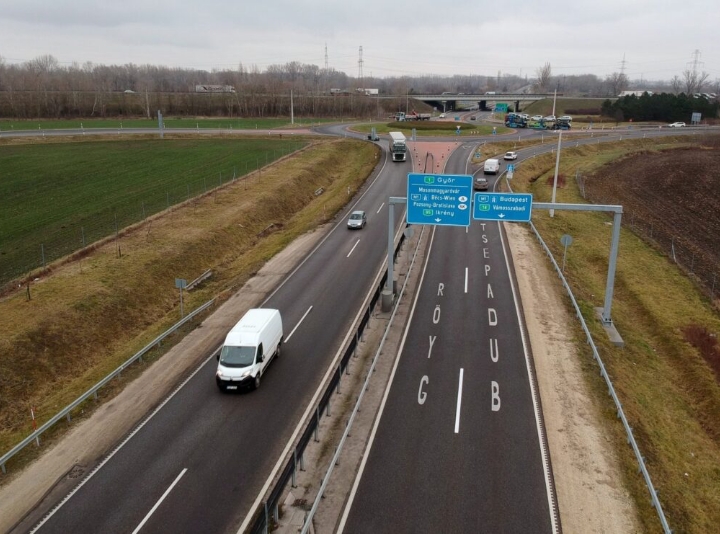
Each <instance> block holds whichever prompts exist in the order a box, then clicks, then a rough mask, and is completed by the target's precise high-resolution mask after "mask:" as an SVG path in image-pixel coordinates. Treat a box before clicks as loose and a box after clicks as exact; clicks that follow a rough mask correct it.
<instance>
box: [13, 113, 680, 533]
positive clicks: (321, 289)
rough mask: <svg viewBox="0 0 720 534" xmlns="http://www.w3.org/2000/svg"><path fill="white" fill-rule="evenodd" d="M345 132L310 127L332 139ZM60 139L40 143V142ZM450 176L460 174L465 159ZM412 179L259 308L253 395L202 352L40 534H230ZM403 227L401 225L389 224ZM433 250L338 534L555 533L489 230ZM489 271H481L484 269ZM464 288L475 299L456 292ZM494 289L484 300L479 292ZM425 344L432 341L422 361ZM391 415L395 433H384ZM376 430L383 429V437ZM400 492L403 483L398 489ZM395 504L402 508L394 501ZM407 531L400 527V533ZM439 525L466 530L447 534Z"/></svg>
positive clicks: (299, 409) (325, 358)
mask: <svg viewBox="0 0 720 534" xmlns="http://www.w3.org/2000/svg"><path fill="white" fill-rule="evenodd" d="M339 128H342V127H326V128H319V129H317V131H318V132H319V133H329V134H337V133H338V132H339ZM688 130H690V129H687V130H685V131H682V132H681V131H672V132H670V131H668V130H665V129H664V130H653V131H652V132H644V131H641V130H637V131H627V132H620V133H614V134H613V135H612V136H611V137H609V138H605V137H604V138H602V140H605V139H608V140H610V139H613V138H614V139H617V138H618V137H619V136H624V137H630V136H634V137H642V136H645V135H648V136H650V135H662V134H668V133H671V134H673V135H676V134H679V133H683V134H684V133H688V134H689V133H692V132H691V131H688ZM86 132H88V133H89V131H87V130H86ZM109 132H110V133H120V132H119V131H117V130H111V131H109ZM189 132H195V130H192V129H191V130H189ZM223 132H224V133H227V132H226V131H225V130H223ZM68 133H69V132H68V131H58V132H52V133H51V132H50V131H47V132H45V135H68ZM92 133H108V132H104V131H93V132H92ZM122 133H123V134H127V133H140V134H148V133H152V131H148V130H147V129H141V130H140V129H139V130H137V131H135V130H123V131H122ZM205 133H209V134H212V133H213V132H212V131H205ZM235 133H242V132H239V131H235ZM246 133H254V134H256V133H257V132H246ZM75 134H76V135H83V134H82V132H75ZM6 135H9V134H8V133H7V132H2V136H3V137H5V136H6ZM14 135H20V133H19V132H15V134H14ZM21 135H25V134H24V133H23V134H21ZM27 135H31V133H30V132H28V133H27ZM32 135H35V136H38V135H42V133H39V132H32ZM343 135H347V134H345V133H343ZM540 135H544V136H552V135H555V134H550V133H547V132H545V133H544V134H543V133H539V132H525V131H523V132H520V134H519V136H521V137H523V138H525V137H532V136H540ZM354 136H356V137H363V136H362V135H361V134H356V135H354ZM483 139H487V140H490V139H492V138H491V137H485V138H473V139H468V138H463V142H464V143H465V145H464V146H465V148H466V149H468V148H472V147H474V146H476V144H477V142H481V141H482V140H483ZM494 139H495V140H496V139H497V137H495V138H494ZM588 142H598V139H584V140H578V141H574V140H573V141H570V143H571V144H572V145H574V144H575V143H579V144H583V143H588ZM381 143H382V144H383V145H385V144H386V143H385V142H384V141H382V142H381ZM550 148H552V147H550V146H549V145H547V144H546V145H545V146H542V147H536V148H528V149H524V150H521V151H519V153H520V158H519V159H518V161H517V162H516V163H519V162H520V161H522V159H524V158H526V157H531V156H532V155H533V154H535V153H539V152H541V151H547V150H549V149H550ZM467 153H468V150H464V151H463V150H462V149H461V150H459V151H458V154H464V155H466V154H467ZM458 157H460V156H458ZM463 157H464V156H463ZM454 165H456V166H458V167H457V168H456V169H455V171H454V172H456V173H457V172H458V169H459V166H464V160H462V161H461V160H458V161H457V162H456V163H454ZM409 170H410V163H409V162H408V163H395V164H393V163H389V164H385V165H384V166H383V168H382V169H381V170H380V171H379V172H378V174H377V175H376V176H375V177H374V179H373V180H372V181H371V183H370V184H369V185H368V186H366V189H365V190H364V194H363V195H362V197H360V198H359V200H358V201H357V202H356V203H354V204H353V205H351V206H349V207H348V210H347V212H346V213H349V211H350V210H353V209H363V210H365V211H366V212H367V214H368V224H367V226H366V228H365V229H364V230H361V231H355V232H353V231H348V230H347V229H346V228H345V219H344V217H341V218H340V220H339V222H338V226H337V227H336V228H334V229H333V230H332V232H331V233H330V234H329V235H328V237H327V238H326V239H325V240H324V241H323V242H322V243H321V244H320V245H319V247H318V248H317V249H316V250H315V251H314V252H313V253H312V254H311V255H310V256H309V257H308V258H307V259H306V261H305V262H304V263H303V264H302V265H301V266H300V267H299V268H298V269H297V270H296V271H295V272H294V273H293V274H292V275H291V276H290V277H289V278H288V279H287V280H286V283H285V284H283V285H282V286H281V287H280V289H279V290H278V291H277V292H276V293H274V294H273V295H272V296H271V297H270V298H269V299H268V301H266V302H265V303H263V306H265V307H273V308H278V309H280V311H281V313H282V315H283V321H284V325H285V332H286V340H287V343H286V345H285V346H284V349H283V355H282V357H281V358H280V359H278V360H277V361H276V362H273V363H272V365H271V366H270V368H269V370H268V373H267V374H266V375H265V376H264V377H263V383H262V386H261V388H260V390H258V391H256V392H252V393H246V394H229V395H228V394H221V393H220V392H219V391H218V390H217V388H216V386H215V383H214V372H215V366H216V362H215V359H214V354H207V355H206V356H207V358H208V359H207V361H206V363H205V364H204V365H203V366H201V367H200V368H199V369H198V370H197V372H196V373H195V374H194V375H193V376H192V377H190V378H189V380H188V381H187V383H186V384H185V385H184V386H183V387H182V388H180V389H179V390H178V391H177V392H176V393H175V394H174V395H173V396H172V397H171V398H170V399H169V400H168V401H167V402H166V404H164V406H162V409H160V410H158V411H157V412H156V413H155V414H154V415H153V416H152V417H151V418H150V419H149V420H147V421H146V423H145V424H144V425H143V426H142V427H141V428H139V429H138V430H137V431H136V433H134V434H133V435H131V436H129V437H128V438H127V439H126V441H125V442H124V444H123V445H122V446H121V447H120V448H119V449H117V450H115V451H114V452H112V453H110V454H109V455H108V456H107V457H106V458H105V459H104V461H103V464H102V465H101V467H100V468H99V469H97V470H96V471H94V472H93V474H92V475H91V476H89V477H88V478H86V479H84V480H83V481H82V483H81V485H79V486H77V487H76V488H75V490H73V492H72V493H71V494H70V495H68V496H67V497H66V498H65V499H64V500H63V501H62V502H60V503H44V504H46V505H47V504H52V505H54V508H53V509H52V512H51V514H50V515H48V516H46V517H45V519H44V520H43V521H42V522H41V523H40V524H39V525H38V526H37V531H39V532H58V533H67V532H78V533H82V532H103V533H115V532H118V533H120V532H122V533H127V532H139V531H140V530H141V531H142V532H143V533H146V532H177V533H183V532H188V533H194V532H234V531H235V530H236V529H237V527H238V525H239V523H240V522H241V521H242V519H243V518H244V517H245V516H246V514H247V513H248V512H249V511H250V509H251V506H252V504H253V502H254V501H255V499H256V498H257V495H258V493H259V492H260V489H261V488H262V487H263V484H265V482H266V480H267V478H268V476H269V475H270V473H271V472H272V471H273V469H274V468H275V467H276V466H277V462H278V458H279V457H280V456H281V453H282V451H283V449H284V448H285V445H286V443H287V442H288V440H289V439H290V437H291V436H292V434H293V432H294V430H295V429H296V427H297V425H298V423H299V422H300V420H301V418H302V416H303V413H304V412H305V410H306V407H307V405H308V403H309V401H310V399H311V398H312V397H313V395H314V393H315V392H316V390H317V388H318V386H319V384H320V382H321V380H322V377H323V375H324V374H325V372H326V370H327V368H328V366H329V365H330V363H331V362H332V360H333V358H334V356H335V354H336V352H337V350H338V348H339V345H340V340H341V339H342V338H343V337H344V335H345V332H346V331H347V329H348V327H349V326H350V324H351V322H352V320H353V318H354V316H355V314H356V311H357V309H358V308H359V307H360V305H361V303H362V301H363V299H364V297H365V295H366V293H367V291H368V290H369V289H370V282H371V280H372V278H373V276H374V274H375V273H376V271H377V269H378V267H379V266H380V264H381V262H382V260H383V258H384V255H385V253H386V247H387V244H386V241H387V237H386V236H387V200H388V197H389V196H404V195H405V192H406V175H407V172H409ZM446 172H453V169H452V168H450V169H448V170H447V171H446ZM399 211H401V210H396V212H399ZM402 216H403V215H402V214H401V213H397V214H396V217H397V221H396V223H397V224H398V225H399V224H400V222H401V221H400V220H401V217H402ZM483 236H485V238H487V240H488V242H487V243H484V241H483V239H484V238H483ZM434 247H435V251H434V252H433V263H432V265H430V266H429V267H428V274H427V280H426V282H425V283H424V285H423V289H422V291H421V294H420V298H419V300H418V309H417V316H416V317H417V324H416V322H415V321H414V322H413V323H412V324H411V325H410V330H409V332H408V339H407V345H406V348H405V353H404V354H403V358H402V360H401V361H402V362H403V363H402V365H403V366H407V368H405V367H403V372H402V375H403V376H402V381H405V382H402V381H400V377H399V378H398V382H396V384H397V385H395V386H393V390H392V391H391V399H389V401H388V407H387V412H386V415H385V417H383V422H382V425H381V427H380V429H379V430H378V435H377V444H376V445H375V446H374V447H373V449H372V451H371V455H370V462H369V463H368V467H367V469H366V472H365V474H364V475H363V477H362V484H361V485H360V489H359V491H358V494H357V497H356V500H355V504H354V505H353V507H352V509H351V512H350V516H349V520H350V523H349V524H348V531H352V532H366V531H368V530H366V529H365V528H363V529H361V530H354V528H359V527H358V525H360V524H364V523H358V522H357V521H361V520H363V518H364V515H363V514H365V515H367V514H368V511H367V510H368V509H367V507H365V508H363V503H365V505H369V506H374V504H373V502H374V503H375V504H376V505H378V506H377V507H376V508H375V512H374V515H375V516H376V517H375V519H377V521H378V523H377V525H378V530H374V532H382V531H384V530H385V531H387V529H388V528H389V526H390V524H389V523H386V522H385V519H387V518H389V517H390V516H389V515H388V514H396V513H402V514H403V518H404V519H408V521H410V523H408V524H410V525H411V524H416V525H419V524H420V523H412V520H413V518H423V519H424V520H426V521H430V520H431V517H434V519H432V521H434V522H435V523H432V524H434V525H438V526H439V527H440V526H442V528H439V529H438V530H435V531H467V530H464V527H465V526H467V525H476V524H479V523H477V521H479V519H478V518H482V520H483V525H484V527H483V531H496V530H499V531H503V530H504V531H506V532H515V531H518V532H519V531H521V530H516V528H517V529H521V528H522V527H523V526H524V527H528V525H530V524H532V528H527V529H526V530H525V532H528V531H532V532H547V531H550V529H551V524H552V511H551V506H550V504H549V495H551V490H550V489H549V488H550V486H549V485H548V480H547V479H548V477H547V475H544V474H543V470H544V469H547V467H546V466H545V465H543V462H542V458H541V454H540V441H541V440H540V439H539V437H538V416H537V412H536V411H535V410H534V407H533V397H532V394H531V391H530V386H529V384H530V381H529V377H528V366H527V356H526V354H525V352H524V349H523V347H522V346H521V345H522V344H521V336H520V332H521V330H520V325H519V324H518V319H517V310H516V309H515V304H514V302H513V300H512V297H511V293H512V292H511V289H510V288H511V286H510V281H509V280H510V274H509V271H508V267H507V265H505V266H503V262H504V257H503V256H504V251H503V249H502V247H501V240H500V234H499V231H498V229H497V226H496V225H495V226H493V225H492V224H486V227H485V228H484V229H482V230H481V229H480V227H479V225H478V223H474V226H473V227H472V228H471V229H470V231H469V232H468V233H467V234H466V233H463V232H462V231H460V232H458V231H457V229H442V230H439V231H438V232H437V234H436V237H435V240H434ZM486 251H487V254H489V256H487V257H486V256H485V254H486ZM487 265H489V266H491V270H490V271H489V272H487V273H486V271H485V268H486V266H487ZM465 268H467V269H468V271H467V272H468V274H467V275H466V274H465V270H464V269H465ZM466 279H467V284H468V287H469V288H470V289H469V291H470V292H469V293H465V292H464V287H465V283H466ZM440 284H444V285H446V289H444V290H443V294H442V296H440V295H438V288H439V287H440ZM490 286H492V289H493V297H489V296H488V295H489V293H488V292H487V288H488V287H490ZM493 304H494V305H495V307H494V309H495V311H496V313H497V321H498V324H497V325H491V324H490V323H489V315H488V314H489V311H488V310H489V309H490V306H491V305H493ZM436 305H439V306H440V307H441V314H440V320H439V321H438V322H437V323H435V322H433V317H434V315H433V314H434V310H435V309H436V308H435V306H436ZM468 318H469V319H470V320H468ZM238 319H239V318H238ZM290 332H292V336H291V337H289V338H288V334H289V333H290ZM431 336H436V339H435V341H433V342H432V343H434V344H433V345H432V349H430V343H431V342H430V341H429V340H430V339H432V338H431ZM493 340H494V341H493ZM491 341H492V343H495V341H496V342H497V350H496V352H495V355H496V356H498V358H499V359H498V360H497V361H494V359H493V358H494V357H493V354H492V353H490V343H491ZM493 346H494V345H493ZM428 354H429V355H430V356H431V357H430V358H428V357H427V355H428ZM409 355H412V356H409ZM461 370H462V371H461ZM461 381H462V384H463V386H462V392H461V391H460V384H461ZM422 398H424V399H425V400H424V401H423V402H422V403H421V402H420V400H421V399H422ZM495 403H496V404H495ZM495 406H497V408H498V409H497V410H496V409H495ZM393 414H394V415H393ZM392 417H395V418H396V419H395V423H386V422H385V421H392ZM386 427H387V428H388V429H389V430H384V428H386ZM456 427H457V428H458V431H457V432H455V429H456ZM394 438H397V439H394ZM385 447H388V449H387V450H388V451H390V452H388V454H387V455H385V454H381V453H378V452H375V451H378V450H383V448H385ZM408 453H411V454H408ZM378 455H380V456H383V457H384V456H387V457H388V458H391V459H392V458H394V459H395V460H394V461H393V460H391V463H392V464H393V465H394V466H395V468H398V466H403V467H402V471H400V473H401V474H402V475H401V476H400V475H397V476H396V477H390V476H387V475H388V474H389V473H390V472H392V471H386V472H385V473H384V474H383V472H382V471H383V469H382V468H380V467H374V466H375V462H376V461H377V460H376V458H375V457H376V456H378ZM379 465H380V464H379ZM387 469H390V468H389V467H388V468H387ZM378 470H379V471H378ZM395 472H396V473H398V471H395ZM376 476H377V477H381V478H377V479H375V478H374V477H376ZM373 480H375V482H376V483H375V485H374V486H373V487H374V488H375V490H377V489H378V487H386V488H391V487H393V488H395V491H396V494H395V495H394V499H393V498H392V497H393V495H391V494H389V493H383V495H385V498H384V499H383V500H382V501H377V500H375V501H373V500H372V499H373V497H372V495H368V494H367V492H368V491H369V490H366V489H364V487H365V486H364V485H365V484H370V483H371V482H369V481H373ZM401 481H405V483H404V484H398V483H399V482H401ZM391 483H393V484H391ZM404 496H405V497H407V498H401V497H404ZM411 496H412V498H411ZM411 501H415V506H414V507H409V504H410V502H411ZM391 503H392V506H391ZM403 507H404V508H403ZM363 510H365V511H363ZM493 511H494V512H493ZM461 512H462V513H461ZM468 514H469V515H468ZM353 521H355V522H354V523H353ZM466 521H467V522H466ZM486 521H487V522H486ZM429 524H430V523H426V522H423V523H422V525H424V526H423V528H422V529H420V530H421V531H433V530H434V529H430V530H428V529H427V528H425V526H426V525H429ZM353 525H354V526H353ZM401 525H402V523H399V522H397V521H396V522H395V523H394V526H395V527H396V528H395V530H397V527H399V526H401ZM448 525H454V526H458V527H460V526H463V529H460V530H455V529H454V528H453V529H449V528H446V527H447V526H448ZM490 527H493V528H490ZM494 527H497V529H496V528H494ZM28 528H29V525H27V528H22V527H21V529H20V530H21V531H25V530H27V529H28ZM415 531H418V530H415ZM475 531H477V530H475Z"/></svg>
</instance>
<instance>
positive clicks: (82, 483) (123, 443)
mask: <svg viewBox="0 0 720 534" xmlns="http://www.w3.org/2000/svg"><path fill="white" fill-rule="evenodd" d="M221 346H222V345H220V346H218V348H217V349H215V350H214V351H213V352H212V353H211V354H210V356H208V357H207V359H206V360H205V361H204V362H203V363H201V364H200V365H199V366H198V367H197V368H196V369H195V370H194V371H193V372H192V373H191V374H190V376H188V377H187V378H186V379H185V380H183V381H182V383H181V384H180V385H179V386H178V387H176V388H175V389H174V390H173V392H172V393H170V395H168V396H167V398H165V400H163V401H162V402H161V403H160V404H159V405H158V407H157V408H155V409H154V410H153V412H152V413H151V414H150V415H148V416H147V417H146V418H145V419H144V420H143V421H142V422H141V423H140V424H139V425H138V426H137V427H135V429H134V430H133V431H132V432H130V434H128V435H127V437H126V438H125V439H124V440H123V441H122V442H121V443H120V444H119V445H118V446H117V447H115V449H113V451H112V452H111V453H110V454H108V455H107V456H106V457H105V458H103V460H102V461H101V462H100V463H99V464H97V465H96V466H95V467H94V468H93V470H92V471H90V473H88V475H87V476H86V477H85V478H84V479H83V480H82V482H80V484H78V485H77V486H75V487H74V488H73V489H72V490H71V491H70V493H68V494H67V495H66V496H65V497H64V498H63V500H62V501H60V502H59V503H58V504H57V505H56V506H55V508H53V509H52V510H51V511H50V512H48V514H47V515H46V516H45V517H43V518H42V520H41V521H40V522H39V523H38V524H37V525H35V527H33V529H32V530H31V531H30V534H34V533H35V532H37V531H38V530H40V528H41V527H42V526H43V525H44V524H45V523H47V522H48V520H50V518H51V517H52V516H54V515H55V513H57V511H58V510H60V508H62V507H63V506H64V505H65V503H67V502H68V501H69V500H70V499H71V498H72V496H73V495H75V494H76V493H77V492H78V491H80V488H82V487H83V486H84V485H85V484H86V483H87V482H88V481H89V480H90V479H91V478H92V477H93V476H95V474H96V473H97V472H98V471H100V469H102V467H103V466H104V465H105V464H106V463H108V462H109V461H110V460H111V459H112V457H113V456H115V455H116V454H117V453H118V452H119V451H120V449H122V448H123V447H124V446H125V444H126V443H127V442H128V441H130V440H131V439H132V438H133V437H134V436H135V435H136V434H137V433H138V432H140V431H141V430H142V429H143V427H144V426H145V425H146V424H148V423H149V422H150V420H151V419H152V418H153V417H155V415H156V414H157V413H158V412H159V411H160V410H162V409H163V407H164V406H165V405H166V404H167V403H168V402H170V401H171V400H172V398H173V397H174V396H175V395H177V393H178V392H179V391H180V390H181V389H182V388H183V387H184V386H185V384H187V383H188V382H190V380H192V379H193V377H194V376H195V375H196V374H198V373H199V372H200V370H201V369H202V368H203V367H205V366H206V365H207V363H208V362H209V361H210V360H212V359H213V357H214V356H215V353H216V352H217V351H218V350H220V347H221Z"/></svg>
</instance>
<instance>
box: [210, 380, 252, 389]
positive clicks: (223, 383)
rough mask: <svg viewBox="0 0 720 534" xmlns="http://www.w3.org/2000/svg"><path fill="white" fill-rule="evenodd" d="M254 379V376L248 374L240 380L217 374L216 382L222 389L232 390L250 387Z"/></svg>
mask: <svg viewBox="0 0 720 534" xmlns="http://www.w3.org/2000/svg"><path fill="white" fill-rule="evenodd" d="M254 380H255V379H254V378H253V377H252V376H246V377H245V378H242V379H240V380H224V379H222V378H218V377H217V376H216V377H215V382H216V383H217V386H218V387H219V388H220V389H222V390H230V391H233V390H236V389H244V388H247V387H250V385H251V384H252V383H253V382H254Z"/></svg>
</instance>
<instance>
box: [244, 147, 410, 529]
mask: <svg viewBox="0 0 720 534" xmlns="http://www.w3.org/2000/svg"><path fill="white" fill-rule="evenodd" d="M388 155H389V152H385V161H384V162H383V167H382V169H380V172H378V175H377V176H376V177H375V179H374V180H373V182H372V184H370V186H369V187H368V189H367V190H366V191H365V193H363V194H362V195H361V197H360V199H362V198H363V197H364V196H365V195H366V194H367V193H368V191H369V190H370V187H372V186H373V185H374V184H375V183H376V182H377V181H378V179H379V178H380V176H382V172H383V169H385V166H386V165H387V162H388V161H389V158H388ZM360 199H358V202H356V203H355V204H354V205H353V207H352V208H350V209H351V210H352V209H354V207H355V206H357V204H358V203H359V202H360ZM344 222H345V221H344V220H342V219H341V220H339V221H338V223H337V225H335V227H334V228H333V230H334V229H335V228H337V227H338V226H339V225H340V224H344ZM401 230H402V229H401ZM401 230H400V231H401ZM329 235H330V234H328V236H329ZM398 235H400V234H399V233H398V234H396V236H395V239H397V236H398ZM326 237H327V236H326ZM319 247H320V245H318V246H317V247H315V248H314V249H313V251H312V252H311V254H312V253H314V252H315V251H316V250H317V249H318V248H319ZM305 260H307V257H306V258H305ZM305 260H303V263H304V262H305ZM385 263H387V262H385ZM301 265H302V264H301ZM299 268H300V266H298V267H297V268H296V269H295V270H294V271H293V272H292V273H290V275H289V276H292V275H293V274H295V272H296V271H297V270H298V269H299ZM386 270H387V265H385V267H384V268H382V269H380V270H379V271H378V274H377V275H376V276H375V280H374V281H373V284H375V283H379V282H380V278H381V277H382V275H383V274H384V273H385V271H386ZM285 281H287V278H286V279H285ZM284 283H285V282H283V283H282V284H284ZM282 284H281V285H282ZM278 290H279V287H278V289H276V290H275V291H274V292H273V293H271V294H270V296H268V298H267V299H265V302H267V301H268V300H269V299H270V298H271V297H272V296H273V295H274V294H275V293H276V292H277V291H278ZM371 296H372V290H369V291H368V295H367V296H366V297H365V302H363V309H361V310H358V312H357V314H356V316H355V320H354V321H353V322H352V325H357V324H358V322H359V321H360V317H361V316H362V314H363V313H365V312H364V310H365V308H366V306H367V305H368V303H369V302H370V297H371ZM351 335H353V332H352V327H351V328H350V329H349V330H348V332H347V334H346V335H345V339H343V341H342V343H341V344H340V347H341V348H339V349H338V351H337V353H336V354H335V357H334V358H333V361H332V362H331V363H330V365H329V366H328V368H327V371H325V376H324V377H323V378H322V380H321V381H320V384H319V385H318V387H317V389H316V390H315V393H314V394H313V397H312V399H310V402H309V403H308V405H307V407H306V408H305V413H304V414H303V415H302V417H301V418H300V420H299V421H298V424H297V426H295V430H294V431H293V433H292V435H291V436H290V439H288V442H287V444H286V445H285V449H284V450H283V452H282V454H281V455H280V457H279V458H278V460H277V462H276V463H275V467H273V468H272V471H271V472H270V475H269V476H268V478H267V480H266V481H265V484H263V487H262V489H261V490H260V492H259V493H258V496H257V497H256V498H255V502H254V503H253V504H252V506H251V507H250V510H249V512H248V513H247V515H246V516H245V519H244V520H243V522H242V524H241V525H240V528H239V529H238V531H237V532H238V534H243V533H244V532H245V531H246V530H247V529H248V527H249V525H250V521H252V519H253V516H254V514H255V511H256V510H257V508H258V506H260V502H261V501H262V500H263V498H264V497H265V495H266V494H267V491H268V489H269V488H270V484H272V482H273V480H274V479H275V476H276V475H277V473H278V471H280V468H281V467H282V465H283V464H284V463H285V461H286V458H287V457H288V455H289V454H290V449H291V448H292V447H293V445H294V444H295V439H296V438H297V436H298V434H300V431H301V430H302V429H303V428H305V425H306V424H307V421H308V418H309V417H310V415H311V414H312V412H313V411H314V407H315V403H316V402H317V400H318V399H319V398H320V395H321V394H322V393H323V391H325V387H326V385H327V382H328V380H330V376H331V375H332V373H334V372H335V369H336V367H337V363H338V361H339V360H340V357H341V356H342V347H344V346H345V344H346V343H347V341H348V339H349V338H350V336H351Z"/></svg>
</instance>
